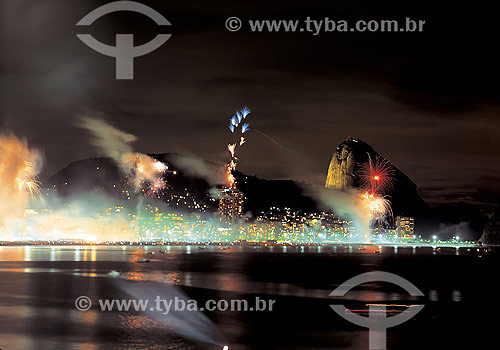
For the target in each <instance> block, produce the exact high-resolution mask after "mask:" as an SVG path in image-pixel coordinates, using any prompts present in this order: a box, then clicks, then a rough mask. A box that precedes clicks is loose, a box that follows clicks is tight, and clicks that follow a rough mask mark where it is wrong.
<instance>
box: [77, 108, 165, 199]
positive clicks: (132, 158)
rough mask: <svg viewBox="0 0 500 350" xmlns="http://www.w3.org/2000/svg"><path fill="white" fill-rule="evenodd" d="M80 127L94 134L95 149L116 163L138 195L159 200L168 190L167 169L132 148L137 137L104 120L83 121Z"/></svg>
mask: <svg viewBox="0 0 500 350" xmlns="http://www.w3.org/2000/svg"><path fill="white" fill-rule="evenodd" d="M79 126H80V127H82V128H84V129H87V130H88V131H90V133H91V134H92V136H93V142H94V145H95V146H97V147H98V148H99V149H100V150H101V151H102V152H103V153H104V154H105V155H106V156H108V157H111V158H112V159H113V161H114V162H115V163H116V164H117V165H118V167H119V168H120V169H121V170H122V171H123V172H124V173H125V175H126V176H127V177H128V180H129V181H128V183H129V184H130V185H131V186H132V187H133V188H134V190H135V192H137V193H138V192H139V191H142V192H143V193H145V194H146V195H148V196H150V197H157V196H156V195H157V194H158V193H160V192H161V191H162V190H163V189H165V188H166V182H165V181H164V175H165V173H166V172H167V170H168V167H167V165H166V164H164V163H162V162H160V161H158V160H156V159H154V158H153V157H150V156H148V155H147V154H143V153H138V152H134V150H133V148H132V146H131V143H133V142H134V141H135V140H136V137H135V136H134V135H132V134H128V133H126V132H124V131H121V130H119V129H117V128H115V127H114V126H113V125H111V124H109V123H108V122H106V121H105V120H103V119H102V118H92V117H87V116H83V117H80V118H79Z"/></svg>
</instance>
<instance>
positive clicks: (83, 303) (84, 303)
mask: <svg viewBox="0 0 500 350" xmlns="http://www.w3.org/2000/svg"><path fill="white" fill-rule="evenodd" d="M75 307H76V309H77V310H78V311H88V310H89V309H90V308H91V307H92V300H90V298H89V297H86V296H84V295H82V296H79V297H78V298H76V300H75Z"/></svg>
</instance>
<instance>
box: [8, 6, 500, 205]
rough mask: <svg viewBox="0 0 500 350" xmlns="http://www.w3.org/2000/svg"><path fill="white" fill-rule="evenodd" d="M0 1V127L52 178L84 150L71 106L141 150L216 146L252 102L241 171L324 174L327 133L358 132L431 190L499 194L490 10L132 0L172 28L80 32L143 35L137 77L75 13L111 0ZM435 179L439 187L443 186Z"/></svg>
mask: <svg viewBox="0 0 500 350" xmlns="http://www.w3.org/2000/svg"><path fill="white" fill-rule="evenodd" d="M0 1H2V2H1V4H2V11H1V12H0V19H1V23H2V30H1V34H0V35H1V37H0V38H1V39H0V45H1V48H2V56H1V58H0V60H1V63H2V75H1V78H0V83H1V89H2V90H0V91H1V92H0V98H1V100H0V103H1V107H0V108H1V109H0V111H1V118H2V122H1V123H2V124H1V125H2V126H3V127H4V128H8V129H11V130H12V131H14V132H15V133H17V134H19V135H21V136H26V137H27V138H28V139H29V142H30V143H31V144H32V145H34V146H37V147H39V148H41V149H43V150H44V153H45V156H46V159H47V167H46V168H45V170H44V176H47V175H51V174H52V173H54V172H56V171H57V170H59V169H60V168H62V167H63V166H65V165H66V164H67V163H68V162H70V161H73V160H76V159H80V158H84V157H89V156H95V155H96V150H95V149H93V148H92V146H91V145H90V143H89V140H88V138H87V136H86V135H85V134H83V133H81V131H79V130H78V129H76V128H74V127H73V125H74V117H75V116H76V115H77V114H79V113H81V112H82V111H83V110H94V111H100V112H103V113H105V114H106V115H108V117H109V119H110V120H111V121H112V122H113V124H114V125H117V126H119V127H120V129H124V130H126V131H128V132H131V133H133V134H134V135H137V136H138V138H139V140H138V142H137V148H138V151H141V152H146V153H147V152H150V153H152V152H178V153H188V154H195V155H197V156H199V157H202V158H206V159H213V158H218V157H220V156H221V155H223V154H224V152H225V150H224V147H225V144H226V142H228V140H229V138H228V135H227V127H226V123H227V119H228V118H229V117H230V116H231V114H232V113H234V111H235V110H236V109H238V108H240V107H242V106H244V105H248V106H250V107H251V108H252V110H253V111H254V113H253V116H252V127H255V128H258V129H259V130H262V131H264V132H265V133H266V134H268V135H269V136H271V137H272V138H274V139H276V140H277V141H278V142H279V143H281V144H282V145H283V148H279V147H277V146H276V145H274V144H273V143H271V142H269V141H268V140H267V139H266V138H265V137H262V136H261V135H259V134H258V133H255V132H254V133H249V135H248V139H249V143H248V144H247V146H248V147H246V148H244V149H242V154H241V161H240V167H241V168H240V169H241V170H242V171H244V172H247V173H249V174H256V175H259V176H261V177H267V178H290V177H292V178H296V179H298V180H305V181H309V182H314V183H317V184H321V182H322V181H323V179H324V175H325V173H326V168H327V165H328V162H329V160H330V157H331V154H332V153H333V151H334V150H335V147H336V145H337V144H338V143H339V142H341V141H342V140H344V139H345V138H347V137H348V136H353V137H359V138H361V139H363V140H365V141H367V142H368V143H370V144H371V145H372V146H373V147H374V148H375V149H376V150H377V151H378V152H380V153H382V154H383V155H385V156H387V157H388V158H389V159H391V161H393V162H394V163H395V164H396V166H398V167H399V168H400V169H401V170H403V171H404V172H405V173H407V174H408V176H409V177H410V178H411V179H412V180H413V181H414V182H415V183H416V184H417V185H419V186H420V187H421V188H422V193H423V195H424V197H425V198H426V199H428V200H429V201H430V202H431V203H440V202H444V201H449V200H454V199H464V198H466V199H467V200H468V201H470V202H474V203H479V204H482V205H488V204H491V203H494V201H495V199H496V198H498V196H499V193H500V189H498V188H497V187H496V183H498V179H497V178H496V177H495V176H494V175H492V174H497V173H500V162H499V161H498V160H499V156H500V141H499V140H500V128H499V123H498V121H497V120H498V117H497V116H498V103H499V99H498V96H499V94H498V93H499V91H498V89H499V87H498V84H497V81H498V80H499V78H500V77H499V71H500V64H499V62H500V60H499V58H500V57H498V56H499V54H498V50H497V45H496V41H497V33H498V30H497V28H496V26H497V20H496V18H495V16H496V11H493V9H489V8H486V7H483V6H481V5H480V4H477V5H474V8H473V9H471V8H470V6H467V7H466V6H464V5H461V4H457V3H456V2H451V1H445V2H440V3H435V2H434V3H432V4H426V3H425V2H401V1H387V2H384V3H380V2H368V3H361V2H355V1H343V2H341V3H339V2H337V1H335V2H333V1H324V2H320V1H314V2H308V3H304V2H290V1H287V2H282V1H274V2H269V1H253V2H235V1H215V2H210V3H206V2H200V1H194V2H193V1H192V2H189V3H187V2H184V3H182V2H180V3H172V2H165V1H143V2H144V3H146V4H148V5H150V6H152V7H154V8H155V9H157V10H158V11H160V12H161V13H162V14H164V15H165V17H167V18H168V19H169V20H170V22H171V23H172V26H171V27H169V28H166V29H159V28H157V26H156V25H154V23H151V21H150V20H148V19H147V18H142V16H140V15H134V14H127V13H122V14H113V15H110V16H109V17H106V18H102V19H100V20H98V21H97V22H96V23H95V24H94V25H93V26H92V27H91V28H89V29H88V32H89V33H92V34H93V35H94V36H95V37H96V38H98V39H99V40H102V41H104V42H107V43H110V44H112V43H113V42H114V36H115V33H130V32H133V33H134V34H135V35H136V40H137V42H138V43H142V42H146V41H149V40H150V39H151V38H152V37H153V36H154V35H156V33H158V31H159V30H160V31H162V32H167V33H173V36H172V38H171V39H170V40H169V41H168V42H167V43H166V45H164V46H163V47H161V48H160V49H158V50H157V51H155V52H153V53H151V54H149V55H146V56H144V57H140V58H137V59H136V61H135V76H136V78H135V79H134V80H133V81H116V80H115V79H114V60H113V59H112V58H110V57H105V56H103V55H101V54H99V53H97V52H94V51H92V50H91V49H90V48H88V47H86V46H85V45H84V44H82V43H81V42H80V41H79V40H78V39H77V38H76V36H75V35H76V34H77V33H79V32H80V31H81V30H82V29H81V28H76V27H75V25H74V24H75V23H76V22H77V21H78V20H79V19H80V18H82V17H83V16H84V15H85V14H87V13H88V12H89V11H90V10H92V9H94V8H96V7H97V6H99V5H101V4H104V3H106V2H107V1H89V0H85V1H84V0H72V1H71V2H70V1H67V0H46V1H43V2H41V1H36V0H16V1H5V0H0ZM229 16H239V17H240V18H242V19H244V20H245V19H254V18H267V19H272V18H277V19H280V18H281V19H304V18H305V17H307V16H311V17H313V18H317V19H320V18H324V17H330V18H332V19H347V20H358V19H374V18H378V19H404V18H405V17H407V16H408V17H413V18H415V19H424V20H426V25H425V31H424V32H423V33H357V34H354V33H322V34H320V35H318V36H312V35H311V34H306V33H295V34H292V33H282V34H278V33H267V34H266V33H250V32H249V31H248V30H242V31H241V32H238V33H230V32H227V31H226V30H225V29H224V21H225V19H226V18H227V17H229ZM440 188H443V189H444V190H443V191H440V190H439V189H440Z"/></svg>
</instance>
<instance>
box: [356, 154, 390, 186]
mask: <svg viewBox="0 0 500 350" xmlns="http://www.w3.org/2000/svg"><path fill="white" fill-rule="evenodd" d="M360 180H361V187H362V189H363V190H365V191H367V192H369V193H379V194H384V193H385V192H386V191H388V190H391V189H392V188H393V187H394V167H393V166H392V165H391V163H390V162H389V161H388V160H387V159H386V158H383V157H380V156H377V157H376V158H375V160H372V158H371V157H370V155H368V162H366V163H365V164H363V165H362V166H361V171H360Z"/></svg>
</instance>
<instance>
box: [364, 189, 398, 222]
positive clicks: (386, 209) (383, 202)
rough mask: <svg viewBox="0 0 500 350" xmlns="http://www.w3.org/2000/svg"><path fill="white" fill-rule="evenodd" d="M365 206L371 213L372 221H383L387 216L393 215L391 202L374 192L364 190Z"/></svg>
mask: <svg viewBox="0 0 500 350" xmlns="http://www.w3.org/2000/svg"><path fill="white" fill-rule="evenodd" d="M361 200H362V203H363V207H364V208H365V210H366V211H367V212H368V213H369V214H370V221H371V222H374V221H375V222H376V221H382V220H383V219H384V218H385V217H387V216H392V208H391V202H390V201H389V199H387V198H386V197H382V196H379V195H377V194H376V193H373V192H368V191H366V192H363V194H362V195H361Z"/></svg>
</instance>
